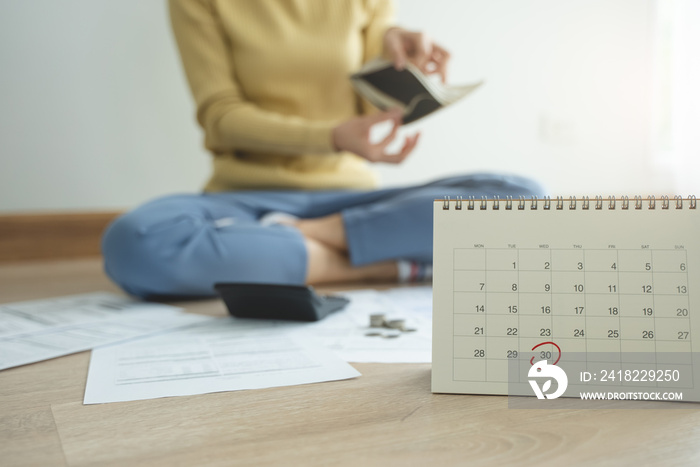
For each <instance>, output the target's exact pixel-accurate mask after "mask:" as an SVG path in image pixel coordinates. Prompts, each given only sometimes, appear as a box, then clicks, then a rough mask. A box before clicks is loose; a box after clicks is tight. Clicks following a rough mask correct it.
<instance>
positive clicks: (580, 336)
mask: <svg viewBox="0 0 700 467" xmlns="http://www.w3.org/2000/svg"><path fill="white" fill-rule="evenodd" d="M698 239H700V217H698V210H697V209H696V206H695V199H694V198H693V199H686V200H684V199H680V198H677V199H676V200H671V201H669V200H668V198H664V199H663V200H662V201H660V202H656V201H654V200H648V199H645V200H642V199H641V198H638V199H635V200H634V201H633V202H631V201H629V200H628V199H627V198H625V199H622V200H615V199H610V200H605V201H604V202H603V200H602V198H599V199H597V200H595V202H593V201H591V202H589V201H588V199H587V198H586V199H584V200H581V199H579V200H577V199H573V198H572V199H566V200H564V199H563V198H559V199H557V200H551V201H550V200H549V199H545V200H524V199H520V200H488V201H487V200H464V201H463V200H451V201H446V200H439V201H435V204H434V278H433V297H434V298H433V300H434V304H433V322H434V323H433V369H432V388H433V392H446V393H465V394H510V395H529V396H537V397H538V398H540V399H542V398H552V396H554V397H559V396H561V395H563V396H565V397H566V396H569V397H579V396H580V394H581V393H582V392H586V391H591V392H596V393H598V392H600V391H602V392H603V393H605V394H604V397H615V398H621V399H635V398H639V399H649V398H651V399H652V400H654V398H658V399H659V400H669V399H668V397H670V396H668V394H670V395H671V396H673V397H675V400H685V401H688V400H695V401H698V400H700V396H699V395H698V391H697V390H696V389H695V388H699V387H700V384H699V383H698V378H699V377H700V371H699V370H698V367H697V364H698V363H700V362H699V360H700V359H699V358H698V357H697V356H696V357H695V358H693V356H694V351H695V350H696V347H697V346H698V344H694V343H693V340H694V338H695V336H700V329H698V326H700V316H696V315H697V313H698V311H697V310H696V309H695V308H694V307H695V306H696V304H697V303H700V302H699V301H698V300H700V295H699V294H698V292H699V291H700V275H699V273H698V271H699V268H700V257H699V253H700V252H699V249H700V246H699V245H698ZM561 373H565V376H563V377H562V378H563V379H559V378H557V377H556V376H557V375H558V374H561ZM546 377H549V379H553V380H554V381H549V382H547V381H546V380H547V378H546ZM542 381H544V382H543V383H542V384H540V382H542ZM560 390H561V391H560ZM681 392H682V394H681V395H680V396H679V395H678V394H680V393H681ZM611 395H612V396H611ZM581 397H584V396H582V395H581ZM670 400H674V399H670Z"/></svg>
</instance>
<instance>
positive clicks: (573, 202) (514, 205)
mask: <svg viewBox="0 0 700 467" xmlns="http://www.w3.org/2000/svg"><path fill="white" fill-rule="evenodd" d="M450 201H451V199H450V197H449V196H445V199H444V200H443V204H442V209H444V210H449V209H450ZM454 201H455V203H454V208H455V209H456V210H458V211H460V210H462V209H466V210H468V211H473V210H475V209H478V210H486V209H488V206H489V203H490V204H491V209H493V210H499V209H501V208H503V209H505V210H506V211H511V210H513V209H516V210H519V211H523V210H525V209H528V208H529V209H531V210H536V209H540V208H541V209H544V210H552V209H555V210H564V209H567V208H568V209H569V210H575V209H579V204H580V209H583V210H589V209H598V210H601V209H604V208H605V207H606V204H607V209H608V210H613V209H618V206H619V209H623V210H630V209H638V210H639V209H644V205H645V204H646V206H647V209H651V210H653V209H657V202H656V201H657V200H656V197H654V196H649V197H648V198H642V197H641V196H635V197H634V198H633V199H632V200H630V198H629V196H623V197H621V198H615V197H614V196H609V197H608V198H607V203H606V200H605V199H604V198H603V197H602V196H596V197H595V198H594V199H593V200H591V199H590V198H589V197H588V196H583V197H581V198H577V197H575V196H571V197H569V198H568V199H567V198H564V197H563V196H557V197H556V198H554V199H552V198H551V197H550V196H545V197H544V198H538V197H536V196H533V197H531V198H527V197H525V196H520V197H518V198H517V199H515V198H513V197H512V196H508V197H507V198H499V197H498V196H495V197H493V199H489V198H488V197H487V196H482V197H476V196H469V197H467V198H463V197H462V196H458V197H457V198H456V199H455V200H454ZM659 201H660V207H661V209H672V206H673V207H674V208H675V209H683V208H684V206H686V204H685V203H687V208H688V209H696V206H697V200H696V198H695V196H688V197H687V198H685V199H684V198H683V197H682V196H678V195H677V196H674V197H673V201H672V200H671V199H670V197H669V196H661V197H660V198H659Z"/></svg>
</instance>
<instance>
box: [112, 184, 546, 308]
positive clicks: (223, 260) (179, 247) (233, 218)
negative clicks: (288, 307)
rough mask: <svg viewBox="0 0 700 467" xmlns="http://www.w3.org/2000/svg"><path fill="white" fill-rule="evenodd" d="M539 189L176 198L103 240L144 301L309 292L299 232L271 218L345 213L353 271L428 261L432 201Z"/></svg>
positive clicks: (117, 225) (122, 222) (149, 208)
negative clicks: (231, 286)
mask: <svg viewBox="0 0 700 467" xmlns="http://www.w3.org/2000/svg"><path fill="white" fill-rule="evenodd" d="M542 194H543V190H542V188H541V187H540V186H539V185H538V184H537V183H535V182H533V181H531V180H528V179H525V178H521V177H514V176H503V175H491V174H475V175H466V176H459V177H452V178H446V179H442V180H437V181H435V182H432V183H428V184H425V185H420V186H413V187H408V188H390V189H383V190H375V191H239V192H226V193H205V194H183V195H172V196H166V197H164V198H159V199H156V200H154V201H151V202H149V203H147V204H145V205H143V206H141V207H139V208H137V209H135V210H133V211H131V212H129V213H127V214H124V215H122V216H120V217H119V218H117V219H116V220H115V221H114V222H113V223H112V224H111V225H110V226H109V228H108V229H107V231H106V232H105V235H104V238H103V241H102V250H103V254H104V261H105V271H106V272H107V275H109V277H110V278H112V280H114V281H115V282H116V283H117V284H119V285H120V286H121V287H122V288H123V289H124V290H125V291H126V292H128V293H130V294H132V295H136V296H139V297H144V298H146V297H153V296H162V295H167V296H212V295H214V290H213V284H214V283H216V282H264V283H278V284H303V283H304V281H305V278H306V268H307V257H306V255H307V253H306V247H305V245H304V239H303V237H302V235H301V233H300V232H299V231H298V230H297V229H295V228H294V227H290V226H285V225H272V226H262V225H260V223H259V222H258V219H260V217H262V216H264V215H265V214H267V213H269V212H273V211H280V212H285V213H289V214H292V215H294V216H297V217H300V218H314V217H321V216H326V215H329V214H334V213H340V214H341V215H342V217H343V221H344V225H345V233H346V237H347V242H348V252H349V256H350V261H351V263H352V264H353V265H356V266H360V265H365V264H369V263H375V262H379V261H385V260H398V259H406V260H413V261H418V262H431V261H432V248H433V243H432V242H433V240H432V239H433V226H432V225H433V223H432V219H433V218H432V216H433V214H432V209H433V203H432V201H433V200H434V199H442V198H444V197H445V196H451V197H453V198H454V197H456V196H464V197H468V196H478V197H480V196H489V197H493V196H501V197H505V196H515V197H517V196H521V195H522V196H528V197H529V196H532V195H537V196H539V195H542Z"/></svg>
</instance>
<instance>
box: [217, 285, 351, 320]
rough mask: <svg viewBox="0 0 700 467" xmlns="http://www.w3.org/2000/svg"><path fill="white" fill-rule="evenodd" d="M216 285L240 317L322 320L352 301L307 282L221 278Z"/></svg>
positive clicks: (219, 292)
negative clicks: (322, 291) (317, 289)
mask: <svg viewBox="0 0 700 467" xmlns="http://www.w3.org/2000/svg"><path fill="white" fill-rule="evenodd" d="M214 289H216V291H217V292H218V294H219V295H220V296H221V298H222V299H223V300H224V303H225V304H226V308H228V312H229V313H230V314H231V315H232V316H235V317H237V318H255V319H283V320H293V321H318V320H320V319H323V318H325V317H326V316H328V315H329V314H330V313H333V312H334V311H338V310H341V309H343V308H344V307H345V305H347V304H348V303H349V302H350V300H348V299H347V298H344V297H337V296H333V295H319V294H317V293H316V292H314V290H313V289H312V288H311V287H308V286H304V285H280V284H245V283H240V282H221V283H218V284H215V285H214Z"/></svg>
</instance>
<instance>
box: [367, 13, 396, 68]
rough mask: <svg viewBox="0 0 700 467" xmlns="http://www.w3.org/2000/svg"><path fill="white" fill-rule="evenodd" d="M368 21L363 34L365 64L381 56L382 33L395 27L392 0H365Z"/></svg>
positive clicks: (382, 46) (382, 47) (382, 45)
mask: <svg viewBox="0 0 700 467" xmlns="http://www.w3.org/2000/svg"><path fill="white" fill-rule="evenodd" d="M367 2H368V5H367V7H368V10H369V11H368V14H369V21H368V23H367V26H366V27H365V29H364V31H363V34H364V39H365V54H364V57H365V62H367V61H369V60H372V59H374V58H377V57H379V56H381V55H382V52H383V49H384V33H385V32H386V30H387V29H389V28H391V27H393V26H395V23H394V12H395V6H394V1H393V0H367Z"/></svg>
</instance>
